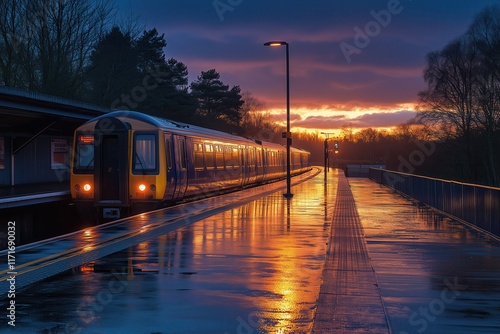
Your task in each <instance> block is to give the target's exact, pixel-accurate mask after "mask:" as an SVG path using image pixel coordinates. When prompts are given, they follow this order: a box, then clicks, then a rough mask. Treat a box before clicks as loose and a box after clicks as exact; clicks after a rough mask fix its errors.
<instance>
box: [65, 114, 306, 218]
mask: <svg viewBox="0 0 500 334" xmlns="http://www.w3.org/2000/svg"><path fill="white" fill-rule="evenodd" d="M285 156H286V149H285V148H284V147H283V146H281V145H277V144H272V143H263V142H260V141H253V140H250V139H247V138H242V137H238V136H234V135H230V134H226V133H223V132H219V131H214V130H209V129H205V128H201V127H196V126H192V125H187V124H179V123H175V122H172V121H168V120H164V119H160V118H156V117H152V116H149V115H145V114H141V113H138V112H133V111H115V112H112V113H108V114H105V115H103V116H100V117H98V118H96V119H93V120H91V121H89V122H87V123H85V124H83V125H82V126H80V127H79V128H78V129H77V130H76V131H75V137H74V149H73V159H72V166H71V195H72V198H73V200H74V202H75V204H76V205H77V206H78V207H79V208H81V207H88V208H92V210H95V211H96V212H97V213H98V215H99V218H105V219H116V218H120V217H123V216H126V215H128V214H130V213H137V212H143V211H147V210H151V209H155V208H158V207H161V206H164V205H165V204H168V203H174V202H176V201H179V200H181V199H184V198H188V197H194V196H200V195H202V196H205V195H209V194H212V193H214V192H219V191H222V190H229V189H236V188H240V187H244V186H248V185H251V184H255V183H262V182H267V181H271V180H274V179H277V178H282V177H284V176H285V175H286V160H285ZM291 160H292V163H291V170H292V173H293V174H296V173H301V172H303V171H305V170H307V169H308V167H309V164H308V161H309V152H307V151H303V150H299V149H295V148H292V152H291Z"/></svg>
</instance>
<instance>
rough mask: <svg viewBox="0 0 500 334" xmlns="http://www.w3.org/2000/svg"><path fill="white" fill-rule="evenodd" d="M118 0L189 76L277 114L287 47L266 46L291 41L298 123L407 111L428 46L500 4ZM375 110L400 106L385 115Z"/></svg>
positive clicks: (486, 0) (377, 122)
mask: <svg viewBox="0 0 500 334" xmlns="http://www.w3.org/2000/svg"><path fill="white" fill-rule="evenodd" d="M117 3H118V6H119V8H118V9H119V13H120V15H124V16H126V15H129V14H130V13H132V14H133V15H138V16H139V21H140V22H144V23H145V25H146V28H147V29H150V28H153V27H156V28H157V29H158V31H159V32H160V33H164V34H165V39H166V41H167V43H168V45H167V47H166V48H165V53H166V56H167V58H170V57H173V58H176V59H177V60H179V61H181V62H183V63H185V64H186V65H187V67H188V70H189V72H190V79H191V80H194V79H195V78H196V77H197V76H198V75H199V74H200V72H201V71H205V70H208V69H211V68H215V69H216V70H217V71H218V72H219V73H220V74H221V78H222V80H223V81H224V82H225V83H226V84H229V85H239V86H240V87H241V89H242V91H250V92H251V93H252V94H253V95H254V96H255V97H257V98H258V99H260V100H262V101H264V102H265V103H266V107H267V108H269V109H276V113H278V114H279V113H280V111H284V108H285V105H284V102H285V78H284V75H285V49H284V48H267V47H264V46H263V45H262V44H263V43H264V42H267V41H270V40H284V41H287V42H288V43H289V44H290V74H291V80H290V84H291V100H292V112H295V113H296V117H295V118H296V119H297V120H296V124H295V125H296V126H299V124H300V125H301V126H304V127H308V128H320V129H322V130H323V129H335V128H338V127H340V126H342V125H344V124H346V122H349V123H351V124H353V125H354V126H359V127H367V126H370V124H373V125H372V126H374V127H381V126H393V125H395V124H398V123H401V122H402V121H404V119H405V118H407V117H409V116H411V113H408V112H406V111H405V110H407V109H411V105H412V104H413V103H414V102H416V101H417V93H418V92H419V91H420V90H422V89H424V88H425V84H424V81H423V79H422V70H423V68H424V66H425V56H426V54H427V53H429V52H431V51H434V50H439V49H441V48H443V47H444V46H445V45H446V44H447V43H448V42H450V41H452V40H453V39H454V38H456V37H459V36H460V35H462V34H463V33H464V32H465V31H466V30H467V28H468V26H469V25H470V24H471V23H472V21H473V19H474V17H475V15H476V14H477V13H478V12H479V11H480V10H481V9H483V8H484V7H486V6H487V5H491V4H499V5H500V1H499V0H454V1H452V0H434V1H432V0H399V1H398V0H357V1H354V0H312V1H303V0H302V1H298V0H273V1H270V0H141V1H137V0H117ZM381 111H392V112H395V111H399V112H398V113H396V114H394V117H392V118H391V117H387V115H381V114H382V113H381ZM364 114H369V116H366V115H364ZM377 115H380V116H381V117H380V118H378V117H377ZM331 116H335V117H331ZM368 119H369V120H371V122H373V123H370V122H366V120H368ZM363 120H364V121H363Z"/></svg>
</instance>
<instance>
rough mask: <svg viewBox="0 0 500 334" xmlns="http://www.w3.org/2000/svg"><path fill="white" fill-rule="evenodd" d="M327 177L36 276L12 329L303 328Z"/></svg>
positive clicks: (314, 284) (322, 227)
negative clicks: (47, 276)
mask: <svg viewBox="0 0 500 334" xmlns="http://www.w3.org/2000/svg"><path fill="white" fill-rule="evenodd" d="M335 178H336V176H334V175H331V176H329V180H328V187H326V188H325V187H324V180H323V176H322V175H319V176H317V177H315V178H314V179H312V180H309V181H307V182H305V183H303V184H300V185H297V186H294V187H293V188H292V192H293V193H294V194H295V196H294V198H293V200H292V201H290V202H288V201H287V200H286V199H284V198H283V196H282V192H281V191H280V192H277V193H274V194H272V195H269V196H265V197H263V198H261V199H259V200H256V201H254V202H251V203H249V204H246V205H243V206H241V207H237V208H235V209H232V210H228V211H226V212H223V213H220V214H217V215H214V216H212V217H210V218H207V219H204V220H202V221H199V222H196V223H194V224H192V225H190V226H188V227H185V228H182V229H179V230H177V231H175V232H171V233H169V234H167V235H163V236H160V237H158V238H155V239H152V240H149V241H145V242H142V243H140V244H138V245H136V246H132V247H130V248H129V249H128V250H125V251H121V252H118V253H115V254H112V255H110V256H107V257H105V258H103V259H100V260H97V261H94V262H92V263H89V264H87V265H85V266H81V267H78V268H75V269H74V270H73V271H72V272H71V273H65V274H61V275H59V276H56V277H53V278H51V279H49V280H45V281H43V282H38V283H35V284H34V285H33V286H30V287H28V288H27V289H26V290H24V291H22V293H20V294H19V296H18V297H17V301H18V302H19V304H20V305H19V309H18V312H19V316H18V321H17V327H18V328H16V329H17V330H18V331H17V332H19V329H20V328H25V329H27V328H29V329H30V330H32V332H34V333H45V332H46V333H134V334H135V333H145V334H150V333H308V332H310V330H311V326H312V319H313V316H314V310H315V307H316V301H317V298H318V294H319V289H320V285H321V283H322V281H321V273H322V270H323V266H324V259H325V253H326V242H327V240H328V232H329V230H330V222H331V214H332V208H333V204H334V195H335V193H336V180H335ZM21 305H22V306H21ZM1 325H2V326H3V325H4V324H1ZM13 332H14V331H13Z"/></svg>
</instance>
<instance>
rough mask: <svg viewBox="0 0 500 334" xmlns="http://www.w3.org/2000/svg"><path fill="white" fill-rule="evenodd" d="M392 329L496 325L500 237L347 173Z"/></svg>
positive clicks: (499, 327) (468, 329)
mask: <svg viewBox="0 0 500 334" xmlns="http://www.w3.org/2000/svg"><path fill="white" fill-rule="evenodd" d="M349 182H350V184H351V189H352V192H353V195H354V198H355V200H356V203H357V207H358V212H359V215H360V218H361V221H362V224H363V228H364V230H365V235H366V240H367V243H368V251H369V253H370V256H371V258H372V264H373V267H374V269H375V272H376V275H377V278H378V281H379V287H380V289H381V293H382V296H383V300H384V303H385V306H386V309H387V312H388V314H389V318H390V321H391V325H392V330H393V333H398V334H403V333H499V332H500V261H499V259H500V247H499V246H500V243H499V242H498V241H495V240H493V239H491V238H489V237H486V236H485V235H482V234H480V233H478V232H476V231H474V230H473V229H471V228H467V227H466V226H464V225H463V224H461V223H459V222H456V221H453V220H451V219H449V218H446V217H443V216H441V215H438V214H436V213H434V212H433V211H431V210H429V209H426V208H423V207H419V206H418V204H415V203H412V202H410V201H408V200H407V199H405V198H403V197H401V196H399V195H397V194H394V193H393V191H392V190H390V189H388V188H385V187H383V186H380V185H378V184H376V183H374V182H372V181H369V180H367V179H350V180H349Z"/></svg>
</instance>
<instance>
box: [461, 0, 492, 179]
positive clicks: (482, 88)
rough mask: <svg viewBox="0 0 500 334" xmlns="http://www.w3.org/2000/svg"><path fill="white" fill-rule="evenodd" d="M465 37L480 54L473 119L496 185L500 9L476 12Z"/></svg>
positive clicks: (490, 177) (489, 175) (488, 170)
mask: <svg viewBox="0 0 500 334" xmlns="http://www.w3.org/2000/svg"><path fill="white" fill-rule="evenodd" d="M468 35H469V36H470V38H471V40H472V43H474V45H475V47H476V48H477V49H478V50H479V52H480V63H479V64H478V66H477V70H476V75H477V80H476V91H475V99H476V104H477V110H476V120H477V122H478V123H479V124H480V125H481V128H482V129H483V131H484V136H485V142H486V159H485V164H486V171H487V176H488V183H490V184H493V185H499V184H500V182H499V181H500V180H499V175H498V171H497V161H496V154H495V152H496V150H495V146H496V143H495V132H497V131H498V130H499V129H500V7H499V6H489V7H487V8H485V9H484V10H483V11H482V12H481V13H479V15H478V16H477V17H476V19H475V20H474V22H473V23H472V25H471V27H470V29H469V31H468Z"/></svg>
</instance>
